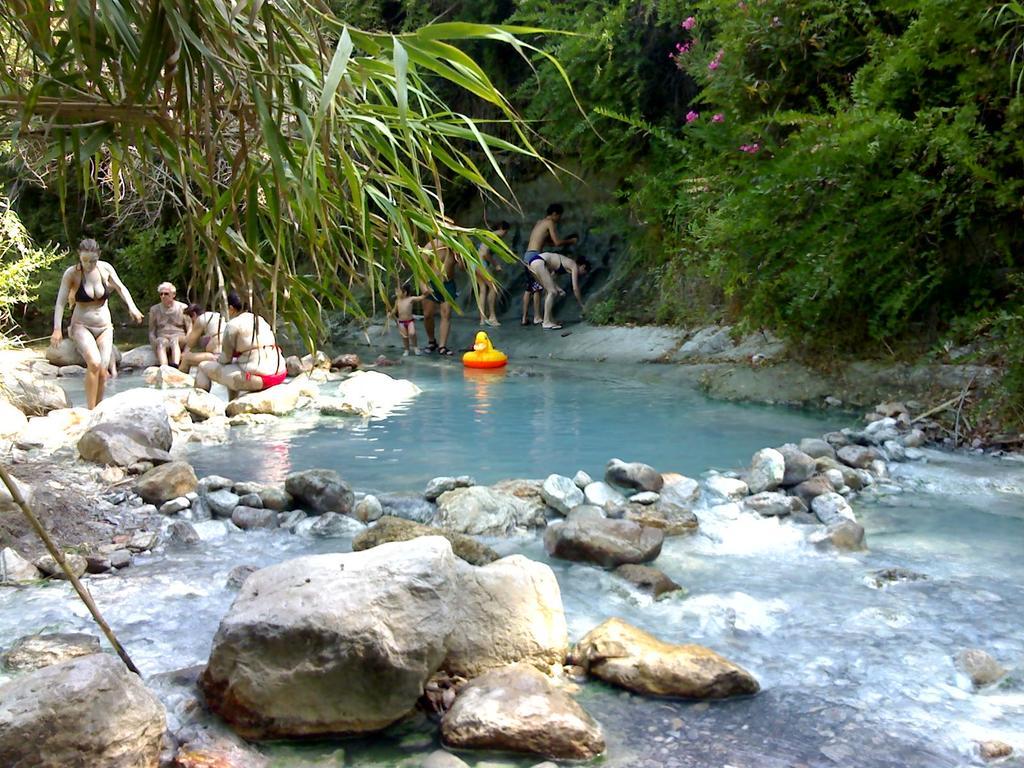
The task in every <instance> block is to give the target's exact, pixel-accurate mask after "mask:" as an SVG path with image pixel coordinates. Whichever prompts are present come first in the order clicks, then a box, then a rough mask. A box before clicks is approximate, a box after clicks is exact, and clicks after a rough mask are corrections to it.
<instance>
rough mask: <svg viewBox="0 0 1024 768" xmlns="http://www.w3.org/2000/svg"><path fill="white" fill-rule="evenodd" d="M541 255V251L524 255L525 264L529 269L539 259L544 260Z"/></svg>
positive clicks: (528, 252)
mask: <svg viewBox="0 0 1024 768" xmlns="http://www.w3.org/2000/svg"><path fill="white" fill-rule="evenodd" d="M543 258H544V257H543V256H541V255H540V251H527V252H526V253H524V254H523V264H524V265H525V266H526V268H527V269H529V267H530V265H531V264H533V262H535V261H536V260H537V259H543Z"/></svg>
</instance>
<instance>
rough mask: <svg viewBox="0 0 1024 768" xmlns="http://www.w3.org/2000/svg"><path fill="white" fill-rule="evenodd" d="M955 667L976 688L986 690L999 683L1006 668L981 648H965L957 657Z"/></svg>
mask: <svg viewBox="0 0 1024 768" xmlns="http://www.w3.org/2000/svg"><path fill="white" fill-rule="evenodd" d="M954 665H955V666H956V669H957V671H958V672H961V673H963V674H965V675H967V677H969V678H970V680H971V685H973V686H974V687H975V688H984V687H985V686H988V685H992V684H993V683H997V682H999V680H1001V679H1002V678H1003V676H1004V675H1005V674H1006V668H1005V667H1003V665H1002V664H1000V663H999V662H998V661H996V660H995V659H994V658H993V657H992V656H991V655H990V654H988V653H987V652H985V651H983V650H981V649H980V648H965V649H964V650H962V651H960V652H959V653H958V654H957V655H956V659H954Z"/></svg>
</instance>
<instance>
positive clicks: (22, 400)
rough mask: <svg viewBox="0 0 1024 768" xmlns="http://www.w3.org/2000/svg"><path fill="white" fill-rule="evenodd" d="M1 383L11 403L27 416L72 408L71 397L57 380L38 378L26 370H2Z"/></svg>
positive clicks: (43, 414) (0, 373) (42, 414)
mask: <svg viewBox="0 0 1024 768" xmlns="http://www.w3.org/2000/svg"><path fill="white" fill-rule="evenodd" d="M0 383H2V385H3V387H4V388H5V389H6V390H7V393H6V397H7V399H8V400H10V402H11V405H13V406H14V407H15V408H17V409H18V410H19V411H21V412H22V413H23V414H25V415H26V416H45V415H46V414H48V413H49V412H50V411H55V410H58V409H60V408H70V407H71V399H70V398H69V397H68V395H67V392H65V391H64V389H63V388H62V387H61V386H60V384H58V383H57V382H55V381H50V380H48V379H37V378H35V377H33V376H32V374H30V373H26V372H24V371H18V370H15V371H11V372H9V373H8V372H7V371H0Z"/></svg>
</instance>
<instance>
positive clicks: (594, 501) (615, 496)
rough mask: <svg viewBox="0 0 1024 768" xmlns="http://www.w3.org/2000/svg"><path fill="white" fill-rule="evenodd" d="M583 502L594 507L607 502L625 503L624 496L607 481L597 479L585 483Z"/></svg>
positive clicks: (601, 505) (602, 505)
mask: <svg viewBox="0 0 1024 768" xmlns="http://www.w3.org/2000/svg"><path fill="white" fill-rule="evenodd" d="M583 502H584V503H586V504H590V505H592V506H595V507H604V505H605V504H608V503H609V502H611V503H613V504H617V505H618V504H625V503H626V497H625V496H624V495H623V494H621V493H619V492H618V491H617V490H615V489H614V488H612V487H611V486H610V485H608V483H605V482H603V481H601V480H598V481H596V482H593V483H589V484H587V486H586V487H585V488H584V489H583Z"/></svg>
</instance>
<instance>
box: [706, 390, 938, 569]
mask: <svg viewBox="0 0 1024 768" xmlns="http://www.w3.org/2000/svg"><path fill="white" fill-rule="evenodd" d="M869 416H870V417H871V418H870V420H869V421H868V424H867V425H866V427H865V428H864V429H862V430H856V429H843V430H841V431H838V432H829V433H828V434H826V435H823V436H822V437H820V438H816V437H808V438H804V439H802V440H801V441H800V442H799V444H794V443H786V444H785V445H782V446H778V447H777V448H762V449H761V450H759V451H757V452H756V453H755V454H754V455H753V457H752V458H751V461H750V466H749V467H748V468H747V469H746V471H745V472H742V473H722V474H720V473H717V472H716V473H711V474H710V475H709V477H708V478H707V479H706V480H705V482H704V486H705V490H706V491H707V492H708V495H709V496H711V497H713V498H717V499H719V500H720V502H725V503H734V504H739V505H740V506H741V508H742V509H743V510H744V511H747V512H751V513H755V514H758V515H760V516H762V517H780V518H781V517H786V518H789V519H790V520H793V521H794V522H798V523H807V524H811V525H814V526H816V529H815V530H812V531H811V532H810V533H809V535H808V540H809V541H810V542H812V543H813V544H816V545H819V546H831V547H835V548H836V549H839V550H858V549H863V548H864V546H865V542H864V528H863V527H862V526H861V525H860V523H859V522H858V521H857V517H856V514H855V513H854V511H853V509H852V507H851V506H850V503H849V500H850V499H851V498H853V497H854V496H855V495H856V494H857V492H859V491H861V490H862V489H864V488H867V487H868V486H871V485H874V484H875V483H877V482H879V481H884V480H887V479H888V478H889V464H888V462H891V461H897V462H898V461H908V460H917V459H920V458H922V457H923V455H924V454H923V453H922V451H921V446H923V445H924V444H925V442H926V441H927V437H926V435H925V433H924V432H923V431H922V430H921V429H918V428H916V427H915V426H914V424H913V422H912V420H911V418H910V415H909V414H908V413H907V411H906V409H905V407H904V406H903V405H902V404H899V403H896V404H893V403H883V404H880V405H878V406H876V408H875V411H874V412H873V413H872V414H869ZM874 417H877V418H874Z"/></svg>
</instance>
